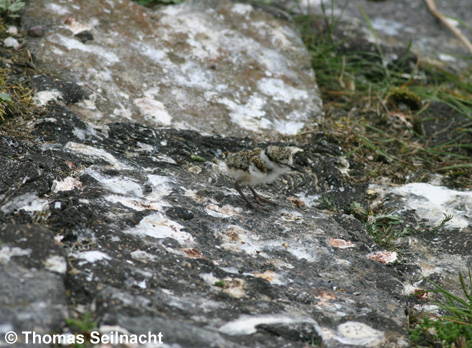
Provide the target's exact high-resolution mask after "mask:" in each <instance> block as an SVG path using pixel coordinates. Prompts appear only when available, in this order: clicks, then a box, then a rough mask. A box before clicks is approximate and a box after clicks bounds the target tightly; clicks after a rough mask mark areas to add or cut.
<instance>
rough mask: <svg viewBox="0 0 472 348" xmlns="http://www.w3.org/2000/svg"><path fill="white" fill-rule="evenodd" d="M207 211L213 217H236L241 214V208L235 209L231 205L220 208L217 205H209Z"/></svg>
mask: <svg viewBox="0 0 472 348" xmlns="http://www.w3.org/2000/svg"><path fill="white" fill-rule="evenodd" d="M206 211H207V213H208V214H209V215H211V216H214V217H220V218H225V217H230V216H234V215H239V214H240V213H241V208H235V207H232V206H230V205H224V206H222V207H219V206H218V205H216V204H208V205H207V206H206Z"/></svg>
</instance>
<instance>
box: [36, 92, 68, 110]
mask: <svg viewBox="0 0 472 348" xmlns="http://www.w3.org/2000/svg"><path fill="white" fill-rule="evenodd" d="M62 98H63V95H62V93H61V92H59V91H58V90H57V89H51V90H48V91H40V92H36V93H35V94H34V96H33V102H34V103H35V104H36V105H37V106H45V105H47V104H48V103H49V102H50V101H58V100H62Z"/></svg>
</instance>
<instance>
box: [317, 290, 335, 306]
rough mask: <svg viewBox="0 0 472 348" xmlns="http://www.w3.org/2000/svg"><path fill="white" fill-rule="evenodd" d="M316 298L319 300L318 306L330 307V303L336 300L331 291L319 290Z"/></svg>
mask: <svg viewBox="0 0 472 348" xmlns="http://www.w3.org/2000/svg"><path fill="white" fill-rule="evenodd" d="M315 298H316V299H317V300H318V302H317V305H318V306H330V302H331V301H333V300H335V299H336V294H335V293H334V292H333V291H330V290H324V289H317V290H316V291H315Z"/></svg>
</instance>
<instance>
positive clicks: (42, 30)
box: [28, 25, 46, 37]
mask: <svg viewBox="0 0 472 348" xmlns="http://www.w3.org/2000/svg"><path fill="white" fill-rule="evenodd" d="M44 34H46V27H45V26H43V25H35V26H34V27H31V28H29V29H28V35H29V36H31V37H42V36H44Z"/></svg>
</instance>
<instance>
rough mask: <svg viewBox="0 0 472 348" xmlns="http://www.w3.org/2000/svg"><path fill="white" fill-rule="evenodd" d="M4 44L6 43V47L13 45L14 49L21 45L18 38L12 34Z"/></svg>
mask: <svg viewBox="0 0 472 348" xmlns="http://www.w3.org/2000/svg"><path fill="white" fill-rule="evenodd" d="M3 44H4V45H5V47H12V48H14V49H17V48H18V47H20V43H19V42H18V40H17V39H15V38H14V37H11V36H9V37H7V38H6V39H5V40H3Z"/></svg>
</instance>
